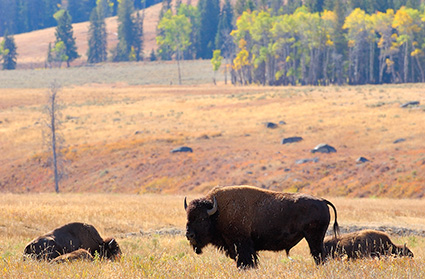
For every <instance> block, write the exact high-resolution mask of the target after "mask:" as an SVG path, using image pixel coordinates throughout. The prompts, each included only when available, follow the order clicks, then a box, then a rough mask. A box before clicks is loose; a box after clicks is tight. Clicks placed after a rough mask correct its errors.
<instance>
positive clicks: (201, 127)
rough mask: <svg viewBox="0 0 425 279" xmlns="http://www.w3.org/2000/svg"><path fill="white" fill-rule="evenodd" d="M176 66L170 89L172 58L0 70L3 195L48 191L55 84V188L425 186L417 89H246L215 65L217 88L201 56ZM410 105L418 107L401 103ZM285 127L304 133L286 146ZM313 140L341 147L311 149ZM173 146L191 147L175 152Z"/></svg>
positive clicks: (381, 189)
mask: <svg viewBox="0 0 425 279" xmlns="http://www.w3.org/2000/svg"><path fill="white" fill-rule="evenodd" d="M182 68H183V73H184V75H183V76H184V77H185V78H184V84H183V85H181V86H178V85H170V80H175V79H176V78H177V75H176V71H177V69H176V65H175V64H174V63H171V62H170V63H164V64H160V63H156V62H153V63H148V62H143V63H128V64H119V65H116V64H105V65H99V66H96V67H94V68H90V67H81V68H71V69H62V70H60V69H51V70H17V71H12V72H6V71H5V72H3V73H2V75H0V79H2V78H3V80H1V82H0V84H1V87H2V88H0V131H1V133H0V152H1V153H2V155H3V156H2V157H1V158H0V163H1V164H2V166H3V167H2V168H1V169H0V190H1V191H6V192H15V193H26V192H34V191H35V192H40V191H42V192H43V191H50V190H51V189H52V187H53V186H52V171H51V167H50V166H51V165H50V160H49V158H50V157H51V155H50V153H49V149H48V146H47V145H46V137H47V136H46V133H47V132H48V131H46V130H48V129H47V127H46V123H47V122H48V119H47V115H46V113H45V107H46V105H47V100H48V98H47V92H48V88H49V84H50V83H51V82H52V81H53V80H56V81H57V82H59V83H60V84H62V87H63V88H62V90H61V91H60V93H59V97H58V99H59V102H60V121H61V126H60V127H59V130H58V132H59V134H60V136H61V138H62V139H63V142H62V145H61V149H60V151H61V154H62V158H63V159H64V160H63V167H64V173H65V174H66V175H65V176H64V178H63V180H62V182H61V189H60V190H61V191H62V192H75V191H85V192H114V193H128V194H130V193H132V194H135V193H177V194H178V193H185V192H197V193H203V192H205V191H206V190H208V189H209V188H211V187H212V186H215V185H237V184H249V185H254V186H258V187H263V188H268V189H274V190H285V191H291V192H300V191H302V192H306V193H311V194H316V195H322V196H323V195H327V196H329V195H331V196H348V197H392V198H406V197H407V198H422V197H423V196H424V195H425V188H424V187H423V185H424V182H425V144H424V142H423V138H425V126H424V125H422V123H424V121H425V109H424V106H423V101H422V100H423V88H422V85H421V84H400V85H380V86H372V85H366V86H344V87H335V86H331V87H301V86H290V87H263V86H249V87H248V86H247V87H245V86H232V85H229V84H228V85H225V84H224V83H223V74H222V73H221V74H220V76H221V77H220V79H219V84H218V85H216V86H215V85H213V84H212V83H211V77H212V69H211V68H210V65H209V62H208V61H186V62H185V63H183V65H182ZM150 73H157V74H156V75H154V74H150ZM158 73H161V74H158ZM9 77H10V78H9ZM408 101H422V103H421V104H420V105H419V106H413V107H407V108H401V107H400V105H401V104H403V103H405V102H408ZM268 122H273V123H276V124H277V127H276V128H275V129H269V128H267V127H266V123H268ZM293 136H298V137H302V138H303V140H302V141H301V142H297V143H291V144H281V141H282V139H284V138H287V137H293ZM397 140H401V141H400V142H397ZM395 142H397V143H395ZM320 143H327V144H329V145H331V146H333V147H335V148H336V150H337V152H336V153H331V154H321V153H315V154H313V153H311V150H312V149H313V148H314V147H315V146H316V145H318V144H320ZM179 146H189V147H191V148H192V149H193V153H175V154H171V153H170V151H171V150H172V149H174V148H176V147H179ZM359 157H365V158H367V159H368V160H369V161H368V162H366V163H364V164H361V163H358V162H356V160H357V158H359ZM300 160H304V161H305V162H304V163H300V162H299V161H300Z"/></svg>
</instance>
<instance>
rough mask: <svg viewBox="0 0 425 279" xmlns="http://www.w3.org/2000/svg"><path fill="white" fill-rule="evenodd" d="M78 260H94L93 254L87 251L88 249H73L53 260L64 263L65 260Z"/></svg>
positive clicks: (53, 261)
mask: <svg viewBox="0 0 425 279" xmlns="http://www.w3.org/2000/svg"><path fill="white" fill-rule="evenodd" d="M77 260H86V261H93V260H94V258H93V256H92V255H91V254H90V253H89V251H87V250H86V249H82V248H80V249H78V250H75V251H72V252H71V253H66V254H63V255H60V256H59V257H56V258H54V259H53V260H52V263H64V262H73V261H77Z"/></svg>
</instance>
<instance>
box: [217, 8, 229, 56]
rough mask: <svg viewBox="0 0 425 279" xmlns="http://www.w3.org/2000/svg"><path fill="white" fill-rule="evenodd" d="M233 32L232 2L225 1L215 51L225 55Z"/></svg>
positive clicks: (219, 21)
mask: <svg viewBox="0 0 425 279" xmlns="http://www.w3.org/2000/svg"><path fill="white" fill-rule="evenodd" d="M232 30H233V8H232V4H231V3H230V0H225V2H224V4H223V8H222V9H221V13H220V16H219V20H218V27H217V34H216V36H215V49H221V50H222V51H223V53H224V52H225V49H226V48H227V45H228V41H229V38H231V36H230V32H231V31H232Z"/></svg>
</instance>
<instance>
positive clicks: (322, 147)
mask: <svg viewBox="0 0 425 279" xmlns="http://www.w3.org/2000/svg"><path fill="white" fill-rule="evenodd" d="M316 152H320V153H333V152H336V149H335V147H333V146H330V145H328V144H326V143H321V144H319V145H317V146H316V147H315V148H313V149H312V150H311V153H316Z"/></svg>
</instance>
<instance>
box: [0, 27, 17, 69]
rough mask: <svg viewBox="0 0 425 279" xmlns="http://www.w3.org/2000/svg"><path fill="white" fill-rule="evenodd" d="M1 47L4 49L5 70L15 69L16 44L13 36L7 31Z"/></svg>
mask: <svg viewBox="0 0 425 279" xmlns="http://www.w3.org/2000/svg"><path fill="white" fill-rule="evenodd" d="M0 49H1V50H2V51H1V52H2V54H3V55H2V56H3V58H2V59H3V70H14V69H16V59H17V58H16V57H17V56H18V53H17V52H16V49H17V47H16V44H15V39H14V38H13V36H9V35H8V34H7V33H6V34H5V35H4V39H3V42H2V43H1V47H0Z"/></svg>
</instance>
